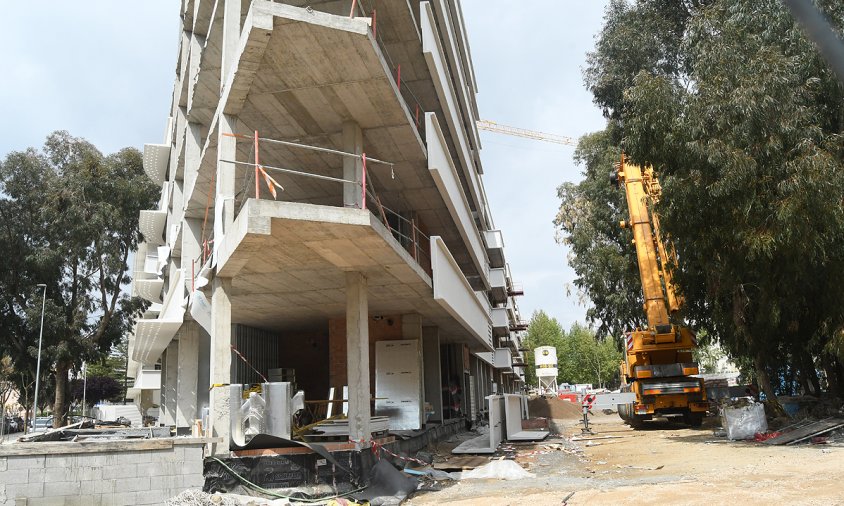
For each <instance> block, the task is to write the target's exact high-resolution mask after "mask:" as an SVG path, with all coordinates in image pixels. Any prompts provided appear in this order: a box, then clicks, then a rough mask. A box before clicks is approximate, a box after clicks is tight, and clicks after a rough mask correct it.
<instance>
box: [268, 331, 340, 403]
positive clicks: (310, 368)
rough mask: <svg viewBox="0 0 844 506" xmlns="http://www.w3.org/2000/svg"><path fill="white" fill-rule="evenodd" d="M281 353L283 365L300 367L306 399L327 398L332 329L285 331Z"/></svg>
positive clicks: (300, 385) (299, 384) (298, 377)
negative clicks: (314, 331)
mask: <svg viewBox="0 0 844 506" xmlns="http://www.w3.org/2000/svg"><path fill="white" fill-rule="evenodd" d="M343 344H344V348H345V341H343ZM279 353H280V356H279V359H278V363H279V367H283V368H286V369H295V370H296V387H297V388H298V389H300V390H304V391H305V399H306V400H309V399H312V400H317V399H326V398H327V397H326V396H327V395H328V388H329V386H330V385H329V381H328V371H326V364H327V363H328V329H326V330H325V331H324V332H323V333H321V334H320V333H309V334H304V335H283V336H282V337H281V341H280V343H279Z"/></svg>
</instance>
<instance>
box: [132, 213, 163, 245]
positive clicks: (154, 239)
mask: <svg viewBox="0 0 844 506" xmlns="http://www.w3.org/2000/svg"><path fill="white" fill-rule="evenodd" d="M166 223H167V211H147V210H144V211H141V216H140V220H139V221H138V228H139V229H140V230H141V234H143V236H144V240H145V241H146V242H147V243H149V244H155V245H160V244H163V243H164V225H165V224H166Z"/></svg>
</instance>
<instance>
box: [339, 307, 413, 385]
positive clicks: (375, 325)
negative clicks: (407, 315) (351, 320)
mask: <svg viewBox="0 0 844 506" xmlns="http://www.w3.org/2000/svg"><path fill="white" fill-rule="evenodd" d="M410 338H412V336H411V337H408V339H410ZM399 339H405V337H404V335H403V332H402V316H401V315H384V316H374V317H373V316H370V317H369V364H370V366H371V367H370V371H369V381H370V383H369V384H370V385H375V343H377V342H378V341H391V340H392V341H395V340H399ZM328 353H329V357H328V358H329V374H328V377H329V382H330V384H331V386H333V387H342V386H343V385H345V384H346V319H345V318H336V319H333V320H329V321H328Z"/></svg>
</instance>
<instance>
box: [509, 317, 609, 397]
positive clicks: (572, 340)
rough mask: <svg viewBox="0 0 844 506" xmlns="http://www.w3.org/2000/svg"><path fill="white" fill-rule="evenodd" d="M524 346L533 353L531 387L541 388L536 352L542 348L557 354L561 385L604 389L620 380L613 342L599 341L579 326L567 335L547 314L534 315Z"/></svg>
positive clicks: (530, 355)
mask: <svg viewBox="0 0 844 506" xmlns="http://www.w3.org/2000/svg"><path fill="white" fill-rule="evenodd" d="M523 345H524V346H525V347H526V348H527V349H528V350H530V351H529V352H528V354H527V370H526V371H525V377H526V380H527V383H528V384H529V385H537V384H538V380H537V378H536V360H535V357H534V354H533V350H534V349H536V348H537V347H540V346H553V347H554V348H556V350H557V382H558V383H572V384H574V383H591V384H593V385H594V386H595V387H605V386H607V385H609V384H611V383H614V382H616V380H617V379H618V366H619V363H620V361H621V353H620V352H619V351H618V350H617V349H616V347H615V344H614V343H613V342H612V341H611V340H608V339H599V338H598V337H597V336H596V334H595V332H594V331H592V330H591V329H589V328H587V327H584V326H582V325H579V324H577V323H575V324H574V325H572V327H571V329H570V330H569V331H568V332H566V331H565V330H563V327H562V326H561V325H560V323H559V322H558V321H557V319H556V318H551V317H550V316H548V314H547V313H545V312H544V311H536V312H534V313H533V316H532V317H531V319H530V324H529V325H528V330H527V336H526V337H525V340H524V343H523Z"/></svg>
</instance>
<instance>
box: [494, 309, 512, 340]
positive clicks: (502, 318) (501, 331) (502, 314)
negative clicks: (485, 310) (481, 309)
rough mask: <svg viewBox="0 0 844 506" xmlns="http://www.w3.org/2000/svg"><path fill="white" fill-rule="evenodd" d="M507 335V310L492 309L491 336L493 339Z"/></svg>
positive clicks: (508, 330)
mask: <svg viewBox="0 0 844 506" xmlns="http://www.w3.org/2000/svg"><path fill="white" fill-rule="evenodd" d="M509 334H510V319H509V318H507V308H506V307H494V308H492V335H493V336H495V337H507V336H508V335H509Z"/></svg>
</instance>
